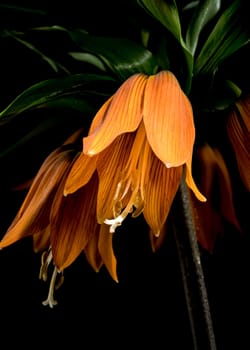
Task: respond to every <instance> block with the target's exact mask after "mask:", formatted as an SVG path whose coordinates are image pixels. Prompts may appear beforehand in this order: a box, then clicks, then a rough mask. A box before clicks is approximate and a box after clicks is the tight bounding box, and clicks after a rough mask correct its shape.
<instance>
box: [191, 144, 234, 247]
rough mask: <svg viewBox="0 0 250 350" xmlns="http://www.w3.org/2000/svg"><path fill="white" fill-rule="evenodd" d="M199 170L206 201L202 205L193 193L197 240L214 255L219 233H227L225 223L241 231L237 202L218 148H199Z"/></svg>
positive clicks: (200, 183)
mask: <svg viewBox="0 0 250 350" xmlns="http://www.w3.org/2000/svg"><path fill="white" fill-rule="evenodd" d="M197 163H198V164H199V168H200V169H199V170H200V176H199V178H200V181H199V182H198V183H199V187H200V189H201V191H202V193H204V195H205V196H206V198H207V202H206V203H202V205H201V203H200V202H199V201H198V200H197V199H196V198H195V197H194V195H193V193H192V192H191V191H190V199H191V204H192V209H193V213H194V221H195V226H196V232H197V238H198V241H199V243H200V244H201V246H202V247H203V248H205V249H207V250H208V251H210V252H212V251H213V249H214V245H215V242H216V238H217V236H218V234H221V235H222V234H224V227H225V221H227V222H229V223H230V224H232V225H234V227H236V229H238V230H239V231H241V228H240V224H239V222H238V219H237V216H236V213H235V208H234V203H233V191H232V184H231V180H230V175H229V172H228V169H227V166H226V163H225V161H224V159H223V157H222V155H221V153H220V151H219V150H218V149H216V148H212V147H211V146H209V145H208V144H204V145H203V146H200V147H199V148H198V149H197Z"/></svg>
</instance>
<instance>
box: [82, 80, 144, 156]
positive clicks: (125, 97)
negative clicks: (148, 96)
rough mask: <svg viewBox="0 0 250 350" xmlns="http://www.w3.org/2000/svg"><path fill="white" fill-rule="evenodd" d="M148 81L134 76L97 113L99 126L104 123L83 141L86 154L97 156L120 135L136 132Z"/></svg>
mask: <svg viewBox="0 0 250 350" xmlns="http://www.w3.org/2000/svg"><path fill="white" fill-rule="evenodd" d="M146 81H147V76H145V75H143V74H134V75H133V76H131V77H130V78H129V79H127V80H126V81H125V82H124V83H123V84H122V85H121V87H120V88H119V89H118V90H117V92H116V93H115V94H114V95H113V97H112V100H111V101H110V102H109V104H107V105H105V108H103V109H102V108H101V110H100V111H99V112H97V116H96V118H98V123H97V124H98V125H99V120H101V119H102V120H103V123H102V124H101V125H99V127H97V128H95V131H94V132H93V133H91V134H90V135H89V136H87V137H85V138H84V139H83V150H84V153H86V154H88V155H93V154H97V153H99V152H101V151H102V150H104V149H105V148H106V147H107V146H109V145H110V144H111V143H112V142H113V140H114V139H115V138H116V137H117V136H118V135H121V134H123V133H126V132H131V131H134V130H136V128H137V127H138V125H139V123H140V121H141V119H142V99H143V94H144V87H145V84H146ZM100 114H101V117H100ZM94 123H95V118H94Z"/></svg>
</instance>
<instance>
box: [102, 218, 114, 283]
mask: <svg viewBox="0 0 250 350" xmlns="http://www.w3.org/2000/svg"><path fill="white" fill-rule="evenodd" d="M98 249H99V252H100V255H101V257H102V260H103V262H104V264H105V266H106V268H107V270H108V272H109V274H110V276H111V277H112V278H113V280H114V281H116V282H118V277H117V271H116V269H117V261H116V257H115V255H114V251H113V233H110V232H109V226H108V225H105V224H103V225H101V230H100V236H99V241H98Z"/></svg>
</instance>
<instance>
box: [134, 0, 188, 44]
mask: <svg viewBox="0 0 250 350" xmlns="http://www.w3.org/2000/svg"><path fill="white" fill-rule="evenodd" d="M138 4H139V5H140V6H142V7H143V8H144V10H146V11H147V12H148V13H149V14H151V15H152V16H153V17H154V18H156V19H157V20H158V21H159V22H160V23H161V24H162V25H163V26H164V27H165V28H167V29H168V30H169V31H170V32H171V33H172V34H173V35H174V37H175V38H176V39H177V40H178V41H179V42H181V41H183V39H182V35H181V24H180V18H179V13H178V8H177V6H176V3H175V1H174V0H171V1H168V3H167V2H166V1H164V0H157V1H152V0H138Z"/></svg>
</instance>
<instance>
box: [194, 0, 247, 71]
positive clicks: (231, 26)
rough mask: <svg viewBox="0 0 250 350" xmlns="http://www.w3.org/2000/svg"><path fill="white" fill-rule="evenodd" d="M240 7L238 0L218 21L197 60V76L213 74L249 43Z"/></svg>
mask: <svg viewBox="0 0 250 350" xmlns="http://www.w3.org/2000/svg"><path fill="white" fill-rule="evenodd" d="M239 6H240V1H238V0H236V1H235V2H233V3H232V4H231V5H230V6H229V7H228V8H227V9H226V10H225V11H224V12H223V13H222V15H221V16H220V18H219V19H218V21H217V23H216V25H215V27H214V29H213V30H212V32H211V33H210V35H209V37H208V39H207V41H206V42H205V44H204V46H203V47H202V49H201V51H200V53H199V55H198V57H197V59H196V60H195V65H194V74H195V75H197V74H213V73H214V72H215V71H216V69H217V68H218V66H219V65H220V64H221V63H222V62H223V60H224V59H225V58H227V57H229V56H231V55H232V54H233V53H235V52H236V51H237V50H239V49H240V48H241V47H242V46H244V45H246V44H247V43H248V42H249V30H246V29H245V28H244V26H243V24H242V22H241V21H242V18H241V17H240V16H239V13H238V10H239Z"/></svg>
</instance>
